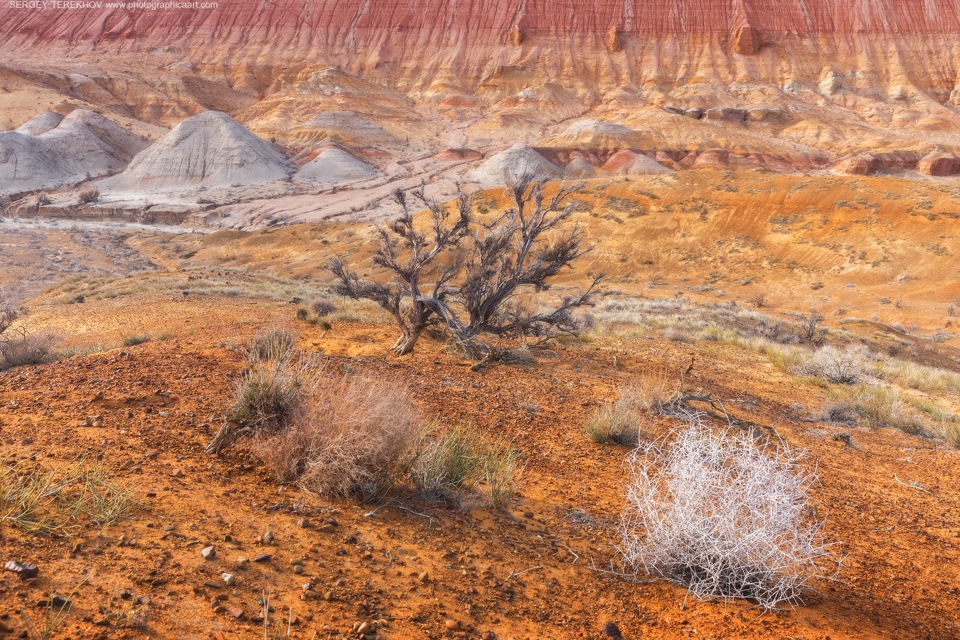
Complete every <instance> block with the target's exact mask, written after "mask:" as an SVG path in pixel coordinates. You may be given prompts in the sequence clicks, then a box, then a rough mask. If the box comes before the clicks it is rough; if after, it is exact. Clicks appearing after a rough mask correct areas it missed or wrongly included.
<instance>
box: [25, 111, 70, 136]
mask: <svg viewBox="0 0 960 640" xmlns="http://www.w3.org/2000/svg"><path fill="white" fill-rule="evenodd" d="M61 122H63V116H62V115H60V114H59V113H56V112H55V111H50V109H45V110H43V111H41V112H40V113H38V114H37V115H35V116H33V117H32V118H30V119H29V120H27V121H26V122H24V123H23V124H22V125H20V127H18V128H17V129H16V131H17V133H22V134H24V135H27V136H38V135H40V134H41V133H46V132H47V131H50V129H53V128H55V127H57V126H58V125H59V124H60V123H61Z"/></svg>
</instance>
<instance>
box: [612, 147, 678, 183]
mask: <svg viewBox="0 0 960 640" xmlns="http://www.w3.org/2000/svg"><path fill="white" fill-rule="evenodd" d="M603 168H604V169H606V170H607V171H610V172H613V173H618V174H620V175H627V176H645V175H653V174H657V173H668V172H669V171H670V169H668V168H667V167H665V166H663V165H662V164H660V163H659V162H657V161H656V160H654V159H653V158H650V157H647V156H645V155H643V154H642V153H634V152H633V151H629V150H626V149H624V150H623V151H618V152H617V153H615V154H613V155H612V156H610V159H609V160H607V162H606V163H605V164H604V165H603Z"/></svg>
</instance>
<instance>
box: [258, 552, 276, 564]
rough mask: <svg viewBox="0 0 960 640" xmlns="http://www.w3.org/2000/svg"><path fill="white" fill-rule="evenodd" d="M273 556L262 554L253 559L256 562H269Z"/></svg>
mask: <svg viewBox="0 0 960 640" xmlns="http://www.w3.org/2000/svg"><path fill="white" fill-rule="evenodd" d="M272 557H273V556H272V555H271V554H269V553H260V554H257V555H255V556H254V557H253V561H254V562H269V561H270V559H271V558H272Z"/></svg>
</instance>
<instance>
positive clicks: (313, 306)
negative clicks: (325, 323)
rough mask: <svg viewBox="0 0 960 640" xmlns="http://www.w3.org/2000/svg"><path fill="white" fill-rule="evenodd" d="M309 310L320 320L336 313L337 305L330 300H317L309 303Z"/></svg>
mask: <svg viewBox="0 0 960 640" xmlns="http://www.w3.org/2000/svg"><path fill="white" fill-rule="evenodd" d="M310 310H311V311H313V313H314V314H316V315H317V316H318V317H321V318H322V317H324V316H329V315H331V314H333V313H336V311H337V303H336V302H335V301H334V300H333V299H332V298H317V299H315V300H314V301H312V302H311V303H310Z"/></svg>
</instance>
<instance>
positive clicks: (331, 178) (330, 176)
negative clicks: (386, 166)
mask: <svg viewBox="0 0 960 640" xmlns="http://www.w3.org/2000/svg"><path fill="white" fill-rule="evenodd" d="M379 175H380V171H379V170H378V169H377V168H376V167H374V166H372V165H369V164H367V163H366V162H363V161H362V160H357V159H356V158H354V157H353V156H352V155H350V154H349V153H347V152H346V151H344V150H343V149H338V148H336V147H333V148H330V149H324V150H323V151H321V152H320V153H319V154H318V155H317V157H316V158H314V159H313V160H311V161H310V162H308V163H307V164H305V165H303V166H302V167H300V170H299V171H297V174H296V176H294V177H295V178H296V179H297V180H301V181H303V182H309V183H311V184H315V185H323V186H334V185H341V184H347V183H350V182H360V181H363V180H370V179H371V178H376V177H377V176H379Z"/></svg>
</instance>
